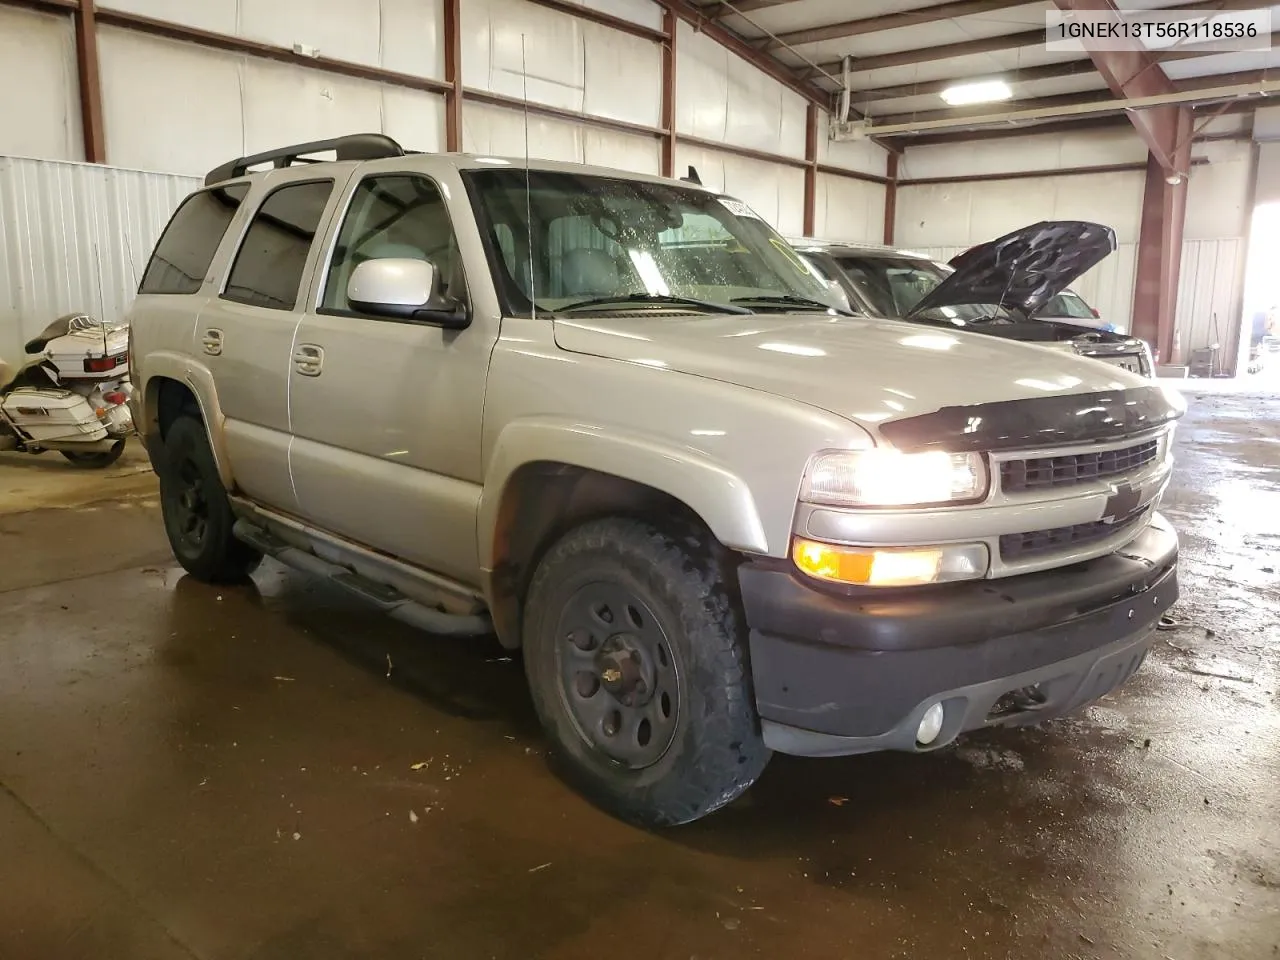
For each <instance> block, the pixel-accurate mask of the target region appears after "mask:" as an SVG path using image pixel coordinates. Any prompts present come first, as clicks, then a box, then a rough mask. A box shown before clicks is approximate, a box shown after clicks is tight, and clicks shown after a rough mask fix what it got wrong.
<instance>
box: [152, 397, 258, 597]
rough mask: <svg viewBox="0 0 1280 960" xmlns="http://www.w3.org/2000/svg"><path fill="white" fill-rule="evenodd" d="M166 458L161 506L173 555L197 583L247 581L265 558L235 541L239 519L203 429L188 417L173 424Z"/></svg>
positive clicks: (164, 461)
mask: <svg viewBox="0 0 1280 960" xmlns="http://www.w3.org/2000/svg"><path fill="white" fill-rule="evenodd" d="M162 456H163V460H162V469H161V471H160V506H161V511H162V512H163V514H164V529H165V533H166V534H168V537H169V545H170V547H172V548H173V555H174V556H175V557H177V559H178V562H179V563H180V564H182V567H183V569H185V570H186V571H187V572H188V573H189V574H191V575H192V576H193V577H195V578H196V579H197V580H203V581H205V582H206V583H235V582H237V581H242V580H244V579H245V578H246V577H248V575H249V574H250V573H252V572H253V570H254V569H255V568H256V567H257V566H258V564H259V563H260V562H261V561H262V554H260V553H258V552H257V551H256V550H254V549H253V548H252V547H250V546H249V545H248V544H246V543H243V542H242V541H240V540H237V539H236V538H235V537H234V536H232V533H231V528H232V526H233V525H234V523H235V517H234V515H233V514H232V513H231V504H230V503H229V502H228V500H227V491H226V489H225V488H224V487H223V486H222V480H221V479H220V478H219V476H218V467H217V463H216V462H215V461H214V459H213V451H212V450H210V449H209V438H208V436H207V434H206V433H205V429H204V424H203V423H201V422H200V421H199V420H197V419H196V418H195V417H192V416H189V415H183V416H180V417H178V418H177V419H176V420H174V422H173V423H172V424H171V425H170V427H169V431H168V433H167V435H166V436H165V440H164V449H163V454H162Z"/></svg>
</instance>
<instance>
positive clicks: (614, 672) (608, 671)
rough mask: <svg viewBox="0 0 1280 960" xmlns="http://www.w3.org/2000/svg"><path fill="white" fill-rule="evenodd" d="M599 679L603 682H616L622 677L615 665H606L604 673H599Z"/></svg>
mask: <svg viewBox="0 0 1280 960" xmlns="http://www.w3.org/2000/svg"><path fill="white" fill-rule="evenodd" d="M600 679H601V680H603V681H604V682H605V683H617V682H618V681H619V680H621V679H622V671H621V670H619V669H618V668H617V667H607V668H605V671H604V673H602V674H600Z"/></svg>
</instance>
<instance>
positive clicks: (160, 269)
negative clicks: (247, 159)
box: [138, 183, 249, 293]
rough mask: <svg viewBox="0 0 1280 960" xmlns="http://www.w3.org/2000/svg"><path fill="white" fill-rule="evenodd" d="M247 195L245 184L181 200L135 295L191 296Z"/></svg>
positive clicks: (206, 272) (202, 191)
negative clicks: (173, 294) (171, 294)
mask: <svg viewBox="0 0 1280 960" xmlns="http://www.w3.org/2000/svg"><path fill="white" fill-rule="evenodd" d="M248 192H249V185H248V184H247V183H235V184H232V185H231V186H229V187H215V188H214V189H212V190H201V191H200V192H199V193H193V194H192V195H191V196H189V197H187V199H186V200H184V201H182V205H181V206H180V207H178V209H177V211H176V212H175V213H174V215H173V219H171V220H170V221H169V225H168V226H167V227H165V229H164V233H163V234H162V235H161V236H160V242H159V243H158V244H156V249H155V252H154V253H152V254H151V261H150V262H149V263H148V264H147V271H146V273H144V274H143V275H142V285H141V286H140V287H139V288H138V292H139V293H195V292H196V291H198V290H199V289H200V285H201V284H202V283H204V278H205V276H206V275H207V274H208V272H209V264H211V263H212V262H213V255H214V254H215V253H216V252H217V250H218V244H219V243H221V242H222V236H223V234H225V233H226V232H227V227H228V226H230V225H231V218H232V217H234V216H235V215H236V211H237V210H238V209H239V208H240V204H241V203H242V202H243V201H244V198H245V196H246V195H247V194H248Z"/></svg>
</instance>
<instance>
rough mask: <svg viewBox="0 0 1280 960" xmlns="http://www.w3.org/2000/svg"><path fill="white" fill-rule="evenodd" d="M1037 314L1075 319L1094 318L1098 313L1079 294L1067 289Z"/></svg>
mask: <svg viewBox="0 0 1280 960" xmlns="http://www.w3.org/2000/svg"><path fill="white" fill-rule="evenodd" d="M1036 315H1037V316H1040V317H1069V318H1071V319H1073V320H1093V319H1095V318H1096V317H1097V316H1098V315H1097V314H1096V313H1094V312H1093V311H1092V310H1090V309H1089V305H1088V304H1087V303H1085V302H1084V301H1083V300H1081V299H1080V297H1079V296H1077V295H1076V294H1074V293H1072V292H1071V291H1070V290H1066V291H1064V292H1062V293H1060V294H1058V295H1057V296H1056V297H1054V298H1053V299H1052V300H1050V301H1049V302H1048V303H1046V304H1045V305H1044V309H1042V310H1041V311H1040V312H1039V313H1038V314H1036Z"/></svg>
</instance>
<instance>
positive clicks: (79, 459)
mask: <svg viewBox="0 0 1280 960" xmlns="http://www.w3.org/2000/svg"><path fill="white" fill-rule="evenodd" d="M59 452H60V453H61V454H62V455H63V456H64V457H66V458H67V459H68V460H69V461H71V463H72V464H73V465H74V466H77V467H84V468H85V469H87V470H101V469H103V468H105V467H109V466H111V465H112V464H113V463H115V462H116V461H117V460H119V459H120V457H121V456H122V455H123V454H124V441H123V440H117V441H116V442H115V443H113V444H112V445H111V449H110V450H102V451H96V452H93V453H86V452H82V451H79V450H61V451H59Z"/></svg>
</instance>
